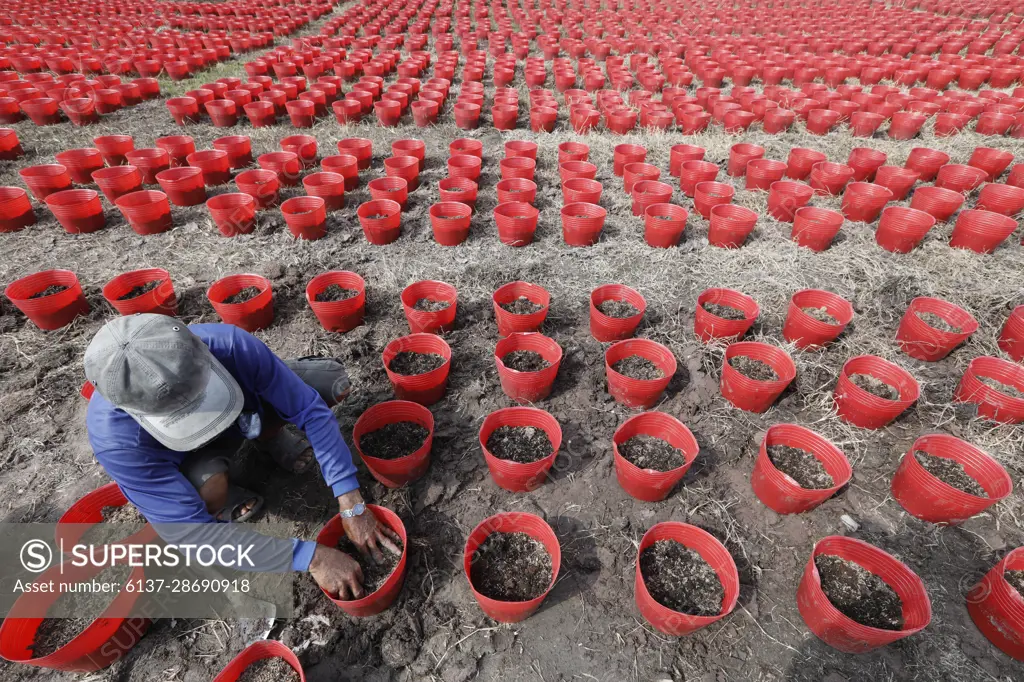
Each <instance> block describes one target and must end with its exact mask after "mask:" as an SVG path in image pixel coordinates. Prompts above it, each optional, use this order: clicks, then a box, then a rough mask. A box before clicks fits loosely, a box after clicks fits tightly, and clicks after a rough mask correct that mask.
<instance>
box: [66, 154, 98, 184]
mask: <svg viewBox="0 0 1024 682" xmlns="http://www.w3.org/2000/svg"><path fill="white" fill-rule="evenodd" d="M54 158H56V159H57V163H59V164H60V165H62V166H64V167H65V168H67V169H68V174H69V175H70V176H71V180H72V182H75V183H78V184H79V185H88V184H90V183H91V182H92V173H93V171H95V170H98V169H100V168H103V155H102V154H100V150H98V149H94V148H92V147H88V148H85V149H68V150H67V151H63V152H57V154H56V155H55V156H54Z"/></svg>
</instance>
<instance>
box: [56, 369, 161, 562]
mask: <svg viewBox="0 0 1024 682" xmlns="http://www.w3.org/2000/svg"><path fill="white" fill-rule="evenodd" d="M86 385H88V386H90V387H91V386H92V384H90V383H89V382H86ZM127 505H128V498H127V497H125V496H124V493H123V492H121V488H119V487H118V485H117V484H116V483H107V484H105V485H101V486H100V487H99V488H96V490H93V491H92V492H89V493H86V494H85V495H83V496H82V497H81V498H80V499H79V500H78V501H77V502H75V503H74V504H72V505H71V506H70V507H68V510H67V511H66V512H64V513H63V514H62V515H61V517H60V519H58V520H57V527H56V529H55V530H54V541H55V542H56V543H57V545H58V546H61V543H63V547H64V548H65V550H64V551H65V552H66V553H70V552H71V548H72V547H73V546H75V545H77V544H79V543H81V542H82V539H83V537H85V534H86V533H88V532H89V531H90V530H92V529H93V528H95V527H96V525H97V524H101V523H104V522H107V518H108V517H110V521H109V522H110V523H111V524H123V525H126V526H127V525H138V524H139V523H145V519H141V521H139V520H138V519H132V520H131V521H128V520H127V515H126V516H125V517H120V516H119V515H118V514H117V513H116V512H117V510H123V509H124V508H125V507H126V506H127ZM105 510H110V511H105ZM112 512H113V513H112ZM135 513H136V514H137V515H138V518H141V516H142V515H141V513H139V512H138V510H135ZM121 518H124V519H126V520H124V521H122V520H119V519H121ZM115 530H124V529H122V528H116V529H115ZM154 540H156V531H155V530H154V529H153V526H151V525H148V524H146V525H145V527H144V528H142V529H141V530H139V531H138V532H136V533H133V534H132V535H129V536H128V537H125V538H124V539H122V540H119V541H118V544H125V545H130V544H145V543H147V542H153V541H154Z"/></svg>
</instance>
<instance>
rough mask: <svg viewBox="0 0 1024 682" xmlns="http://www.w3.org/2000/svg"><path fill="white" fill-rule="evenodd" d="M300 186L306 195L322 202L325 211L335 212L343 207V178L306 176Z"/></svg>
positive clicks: (338, 176) (333, 174)
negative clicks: (317, 198)
mask: <svg viewBox="0 0 1024 682" xmlns="http://www.w3.org/2000/svg"><path fill="white" fill-rule="evenodd" d="M302 186H303V188H305V190H306V194H307V195H309V196H311V197H319V198H320V199H323V200H324V209H325V210H326V211H337V210H338V209H341V208H344V206H345V178H344V177H342V176H341V175H338V174H337V173H313V174H311V175H307V176H306V177H304V178H303V179H302ZM286 203H287V202H286ZM282 210H283V207H282Z"/></svg>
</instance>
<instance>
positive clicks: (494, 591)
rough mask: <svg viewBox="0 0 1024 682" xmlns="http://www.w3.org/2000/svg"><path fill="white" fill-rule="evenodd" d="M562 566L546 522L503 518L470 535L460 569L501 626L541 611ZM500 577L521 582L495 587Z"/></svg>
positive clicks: (507, 514) (510, 514)
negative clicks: (538, 610)
mask: <svg viewBox="0 0 1024 682" xmlns="http://www.w3.org/2000/svg"><path fill="white" fill-rule="evenodd" d="M511 409H518V410H525V409H530V408H511ZM524 535H525V536H526V537H525V538H524V537H523V536H524ZM516 549H519V550H520V551H516ZM524 550H525V551H524ZM545 555H546V556H545ZM561 563H562V549H561V546H560V545H559V544H558V537H557V536H556V535H555V532H554V531H553V530H552V529H551V526H549V525H548V524H547V522H546V521H544V519H542V518H540V517H539V516H534V515H533V514H526V513H523V512H504V513H501V514H496V515H494V516H491V517H490V518H487V519H484V520H483V521H482V522H481V523H480V524H479V525H478V526H477V527H476V528H474V529H473V531H472V532H471V533H470V534H469V538H468V539H467V540H466V548H465V551H464V553H463V562H462V566H463V570H464V571H465V574H466V578H467V579H468V580H469V589H470V591H471V592H472V593H473V597H474V598H475V599H476V601H477V603H478V604H480V608H481V610H483V612H484V613H485V614H486V615H487V616H488V617H489V618H491V619H493V620H496V621H498V622H499V623H518V622H520V621H523V620H525V619H527V618H529V617H530V616H531V615H532V614H533V613H534V612H535V611H536V610H537V609H539V608H540V605H541V604H542V603H543V602H544V598H545V597H546V596H547V595H548V592H550V591H551V588H552V587H554V585H555V582H556V581H557V580H558V570H559V568H560V567H561ZM549 573H550V577H549ZM500 575H517V576H520V579H519V580H517V581H516V582H515V584H514V585H499V581H498V580H497V579H496V578H497V576H500ZM492 576H493V577H492Z"/></svg>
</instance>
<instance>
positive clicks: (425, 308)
mask: <svg viewBox="0 0 1024 682" xmlns="http://www.w3.org/2000/svg"><path fill="white" fill-rule="evenodd" d="M451 307H452V304H451V303H450V302H448V301H437V300H434V299H432V298H421V299H420V300H418V301H416V305H414V306H413V308H415V309H416V310H419V311H420V312H424V313H436V312H440V311H442V310H448V308H451Z"/></svg>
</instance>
